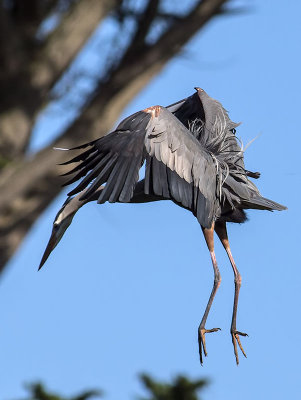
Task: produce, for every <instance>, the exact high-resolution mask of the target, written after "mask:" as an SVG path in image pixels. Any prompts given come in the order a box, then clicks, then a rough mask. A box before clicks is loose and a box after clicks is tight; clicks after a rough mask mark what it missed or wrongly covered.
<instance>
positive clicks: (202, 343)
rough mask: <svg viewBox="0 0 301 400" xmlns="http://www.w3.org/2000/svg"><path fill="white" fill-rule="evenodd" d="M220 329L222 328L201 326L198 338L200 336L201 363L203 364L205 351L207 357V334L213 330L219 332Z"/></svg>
mask: <svg viewBox="0 0 301 400" xmlns="http://www.w3.org/2000/svg"><path fill="white" fill-rule="evenodd" d="M220 330H221V329H220V328H213V329H205V328H202V327H199V335H198V338H199V354H200V362H201V365H203V353H204V355H205V357H207V350H206V341H205V334H206V333H211V332H217V331H220Z"/></svg>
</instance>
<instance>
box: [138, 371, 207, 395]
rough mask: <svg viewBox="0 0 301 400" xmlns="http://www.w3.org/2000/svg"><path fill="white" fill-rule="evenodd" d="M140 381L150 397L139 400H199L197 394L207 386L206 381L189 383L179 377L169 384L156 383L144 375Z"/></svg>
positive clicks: (189, 381)
mask: <svg viewBox="0 0 301 400" xmlns="http://www.w3.org/2000/svg"><path fill="white" fill-rule="evenodd" d="M140 379H141V380H142V382H143V384H144V386H145V387H146V388H147V389H148V391H149V392H150V394H151V397H149V398H145V399H141V400H200V398H199V397H198V396H197V392H198V391H199V390H201V389H203V388H204V387H205V386H206V385H207V384H208V381H207V380H206V379H199V380H196V381H191V380H189V379H188V378H186V377H185V376H181V375H179V376H178V377H176V378H175V379H174V381H173V382H172V383H171V384H168V383H160V382H157V381H155V380H154V379H152V378H151V377H150V376H148V375H146V374H142V375H141V376H140Z"/></svg>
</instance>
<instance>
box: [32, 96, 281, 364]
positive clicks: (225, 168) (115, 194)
mask: <svg viewBox="0 0 301 400" xmlns="http://www.w3.org/2000/svg"><path fill="white" fill-rule="evenodd" d="M196 90H197V91H196V93H194V94H193V95H192V96H189V97H187V98H186V99H183V100H180V101H179V102H177V103H174V104H172V105H170V106H167V107H166V108H165V107H162V106H153V107H150V108H147V109H145V110H143V111H139V112H137V113H135V114H133V115H131V116H129V117H127V118H126V119H124V120H123V121H122V122H121V123H120V124H119V125H118V126H117V128H116V130H114V131H113V132H111V133H109V134H108V135H106V136H104V137H102V138H100V139H97V140H94V141H93V142H90V143H86V144H83V145H81V146H77V147H75V148H73V149H71V150H83V151H82V153H81V154H79V155H77V156H75V157H73V158H72V159H71V160H69V161H66V162H65V163H63V164H64V165H66V164H73V163H77V165H76V166H75V167H74V168H73V169H71V170H70V171H69V172H67V173H66V174H64V175H70V174H73V177H72V178H71V179H69V180H68V181H67V182H66V183H65V185H68V184H71V183H73V182H77V181H78V180H80V179H82V180H81V181H80V182H79V183H78V184H77V186H76V187H75V188H74V189H72V190H71V191H70V192H69V193H68V196H69V197H68V199H67V201H66V202H65V203H64V205H63V207H62V209H61V210H60V211H59V213H58V215H57V217H56V219H55V221H54V225H53V232H52V235H51V238H50V241H49V243H48V246H47V248H46V250H45V253H44V255H43V257H42V260H41V263H40V267H39V268H41V267H42V266H43V264H44V263H45V261H46V260H47V258H48V256H49V254H50V253H51V251H52V250H53V248H54V247H55V246H56V245H57V243H58V242H59V241H60V239H61V237H62V236H63V234H64V232H65V230H66V229H67V227H68V226H69V225H70V223H71V221H72V218H73V216H74V215H75V213H76V212H77V211H78V209H79V208H80V207H82V206H83V205H84V204H86V203H87V202H89V201H95V200H97V202H98V203H104V202H106V201H109V202H111V203H114V202H125V203H140V202H152V201H158V200H172V201H173V202H175V203H176V204H178V205H180V206H181V207H184V208H186V209H188V210H190V211H191V212H192V213H193V214H194V215H195V216H196V218H197V219H198V221H199V223H200V225H201V227H202V230H203V233H204V236H205V239H206V243H207V245H208V249H209V251H210V255H211V259H212V263H213V268H214V274H215V280H214V286H213V289H212V292H211V295H210V299H209V301H208V305H207V307H206V310H205V313H204V316H203V319H202V322H201V324H200V327H199V336H198V338H199V352H200V360H201V363H202V362H203V358H202V355H203V353H204V354H205V355H207V353H206V346H205V336H204V335H205V333H208V332H215V331H216V330H218V328H214V329H211V330H207V329H205V322H206V319H207V316H208V313H209V310H210V307H211V304H212V301H213V298H214V295H215V293H216V291H217V288H218V286H219V283H220V274H219V270H218V267H217V263H216V259H215V254H214V240H213V234H214V231H215V232H216V233H217V235H218V236H219V238H220V240H221V242H222V244H223V246H224V247H225V249H226V251H227V254H228V256H229V259H230V262H231V265H232V268H233V271H234V276H235V300H234V309H233V318H232V324H231V335H232V341H233V345H234V352H235V357H236V362H237V363H238V354H237V344H238V345H239V347H240V349H241V351H242V352H243V354H244V355H245V353H244V350H243V348H242V346H241V343H240V340H239V335H242V336H246V334H244V333H241V332H239V331H237V330H236V311H237V302H238V293H239V288H240V275H239V272H238V270H237V268H236V265H235V263H234V260H233V257H232V255H231V251H230V247H229V243H228V237H227V231H226V222H237V223H241V222H244V221H245V220H246V215H245V209H250V208H253V209H262V210H269V211H272V210H284V209H285V208H286V207H284V206H282V205H281V204H278V203H276V202H274V201H272V200H269V199H266V198H264V197H262V196H261V194H260V193H259V191H258V189H257V187H256V186H255V185H254V183H253V182H251V181H250V180H249V179H248V177H252V178H256V179H257V178H259V176H260V174H259V173H258V172H252V171H248V170H246V169H245V165H244V151H243V149H242V148H241V146H240V145H239V143H238V140H237V138H236V135H235V133H236V128H237V127H238V125H239V124H237V123H235V122H233V121H231V120H230V118H229V115H228V113H227V111H226V110H225V109H224V108H223V106H222V105H221V103H219V102H218V101H217V100H214V99H212V98H211V97H210V96H208V94H207V93H206V92H205V91H204V90H202V89H200V88H196ZM144 162H145V178H144V179H143V180H141V181H139V182H138V180H139V170H140V168H141V167H142V165H143V164H144ZM74 195H76V196H75V197H71V196H74Z"/></svg>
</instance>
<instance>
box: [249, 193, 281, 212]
mask: <svg viewBox="0 0 301 400" xmlns="http://www.w3.org/2000/svg"><path fill="white" fill-rule="evenodd" d="M243 205H245V206H246V207H247V208H254V209H259V210H269V211H273V210H277V211H283V210H286V209H287V207H285V206H283V205H282V204H279V203H276V202H275V201H273V200H270V199H266V198H265V197H261V196H258V197H254V198H252V199H250V200H249V201H245V200H244V201H243Z"/></svg>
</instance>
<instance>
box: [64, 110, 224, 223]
mask: <svg viewBox="0 0 301 400" xmlns="http://www.w3.org/2000/svg"><path fill="white" fill-rule="evenodd" d="M77 148H83V149H86V150H85V151H84V152H83V153H82V154H80V155H79V156H77V157H74V158H73V159H71V160H70V161H68V162H66V163H65V164H68V163H72V162H78V161H81V162H80V164H79V165H77V166H76V167H75V168H73V169H72V170H71V171H69V173H76V175H75V176H74V177H73V178H72V179H70V180H69V181H68V182H67V183H66V184H70V183H72V182H75V181H77V180H78V179H80V178H82V177H84V176H85V177H84V178H83V179H82V181H81V182H80V183H79V184H78V185H77V186H76V187H75V189H73V190H72V191H71V192H70V193H69V194H68V195H74V194H76V193H79V192H81V191H82V190H84V189H86V188H87V189H86V190H85V193H84V194H83V196H82V200H87V199H89V197H91V196H93V195H95V191H96V190H97V189H98V188H99V187H100V186H101V185H103V184H105V187H104V189H103V190H102V192H101V194H100V196H99V198H98V203H104V202H105V201H109V202H117V201H118V202H129V201H130V199H131V197H132V196H133V191H134V188H135V185H136V183H137V181H138V177H139V175H138V173H139V169H140V168H141V166H142V165H143V163H144V161H145V160H146V172H145V189H144V190H145V193H146V194H154V195H158V196H162V197H164V198H166V199H171V200H173V201H175V202H176V203H178V204H180V205H182V206H183V207H185V208H187V209H189V210H191V211H192V212H193V213H194V214H195V215H196V217H197V218H198V220H199V222H200V224H201V225H202V226H204V227H210V226H211V224H212V221H213V219H214V217H215V213H216V210H217V201H218V199H217V197H216V188H217V182H216V176H217V175H216V173H217V172H216V160H215V159H214V158H213V157H212V155H211V154H210V153H209V152H208V151H207V149H206V148H204V147H203V146H202V145H201V144H200V143H199V141H198V140H197V139H196V138H195V137H194V136H193V135H192V134H191V132H190V131H189V130H188V129H187V128H186V127H185V126H184V125H183V124H182V123H181V122H180V121H179V120H178V119H177V118H176V117H175V116H174V115H173V114H172V113H171V112H170V111H168V110H167V109H166V108H164V107H160V106H155V107H150V108H148V109H146V110H144V111H140V112H138V113H136V114H134V115H132V116H130V117H128V118H126V119H125V120H124V121H122V122H121V123H120V124H119V125H118V127H117V129H116V130H115V131H114V132H111V133H109V134H108V135H107V136H104V137H102V138H100V139H98V140H96V141H93V142H91V143H88V144H85V145H83V146H80V147H77ZM69 173H68V174H69ZM89 185H90V186H89Z"/></svg>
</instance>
